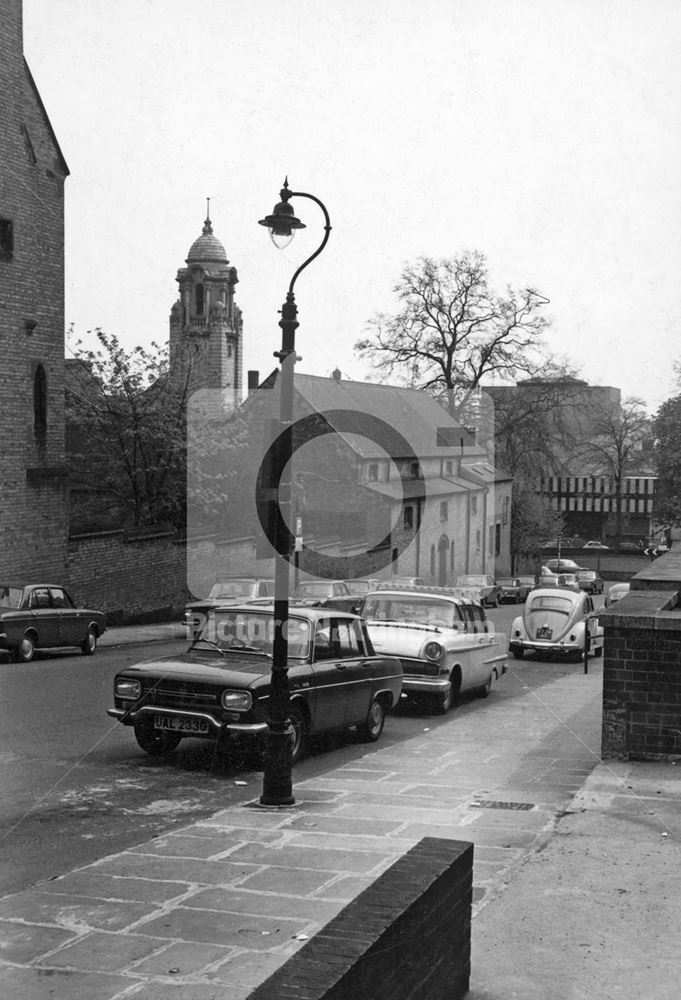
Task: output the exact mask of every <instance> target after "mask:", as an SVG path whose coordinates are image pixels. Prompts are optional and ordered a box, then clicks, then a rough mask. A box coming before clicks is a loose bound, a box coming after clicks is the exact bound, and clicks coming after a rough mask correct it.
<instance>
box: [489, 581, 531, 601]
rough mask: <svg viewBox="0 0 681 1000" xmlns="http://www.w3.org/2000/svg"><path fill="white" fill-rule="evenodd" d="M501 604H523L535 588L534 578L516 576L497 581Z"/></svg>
mask: <svg viewBox="0 0 681 1000" xmlns="http://www.w3.org/2000/svg"><path fill="white" fill-rule="evenodd" d="M497 585H498V586H499V588H500V589H499V604H523V603H524V602H525V601H526V600H527V595H528V594H529V592H530V591H531V590H532V588H533V587H534V577H532V576H514V577H509V578H505V579H503V580H497Z"/></svg>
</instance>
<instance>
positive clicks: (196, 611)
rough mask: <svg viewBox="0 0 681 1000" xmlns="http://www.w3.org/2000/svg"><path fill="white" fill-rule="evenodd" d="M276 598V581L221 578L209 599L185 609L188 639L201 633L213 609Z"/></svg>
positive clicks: (240, 577)
mask: <svg viewBox="0 0 681 1000" xmlns="http://www.w3.org/2000/svg"><path fill="white" fill-rule="evenodd" d="M268 597H274V580H273V579H270V578H267V577H255V576H220V577H218V579H217V580H216V581H215V583H214V584H213V586H212V587H211V588H210V590H209V592H208V597H205V598H203V599H201V600H196V601H191V602H190V603H189V604H187V605H186V607H185V609H184V620H183V623H182V624H183V625H184V627H185V630H186V635H187V639H188V640H189V641H190V642H191V640H192V639H194V638H196V636H197V635H198V634H199V633H200V632H201V629H202V628H203V626H204V623H205V621H206V616H207V614H208V612H209V610H210V609H211V608H220V607H224V606H225V605H226V604H243V603H244V601H252V600H255V599H257V598H268Z"/></svg>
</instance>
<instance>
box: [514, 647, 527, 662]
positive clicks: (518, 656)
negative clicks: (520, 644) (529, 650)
mask: <svg viewBox="0 0 681 1000" xmlns="http://www.w3.org/2000/svg"><path fill="white" fill-rule="evenodd" d="M511 652H512V653H513V655H514V657H515V658H516V660H522V658H523V656H524V655H525V650H524V649H512V650H511Z"/></svg>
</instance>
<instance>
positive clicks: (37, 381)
mask: <svg viewBox="0 0 681 1000" xmlns="http://www.w3.org/2000/svg"><path fill="white" fill-rule="evenodd" d="M46 431H47V376H46V375H45V369H44V368H43V366H42V365H38V367H37V368H36V370H35V375H34V376H33V432H34V434H35V436H36V438H37V439H38V440H39V441H42V440H44V438H45V433H46Z"/></svg>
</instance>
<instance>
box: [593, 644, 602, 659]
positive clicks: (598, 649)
mask: <svg viewBox="0 0 681 1000" xmlns="http://www.w3.org/2000/svg"><path fill="white" fill-rule="evenodd" d="M591 655H592V656H595V657H599V656H602V655H603V647H602V646H596V647H595V649H592V650H591Z"/></svg>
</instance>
